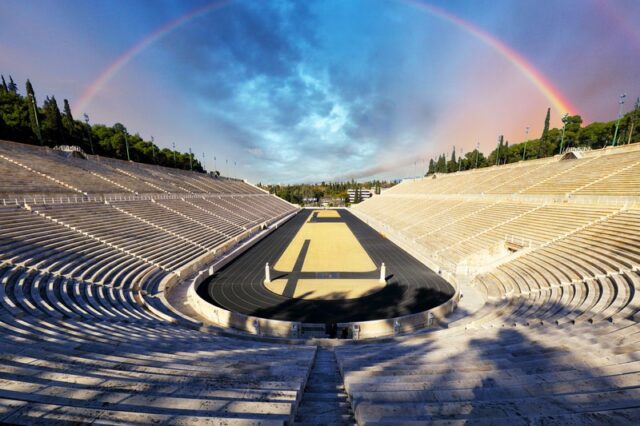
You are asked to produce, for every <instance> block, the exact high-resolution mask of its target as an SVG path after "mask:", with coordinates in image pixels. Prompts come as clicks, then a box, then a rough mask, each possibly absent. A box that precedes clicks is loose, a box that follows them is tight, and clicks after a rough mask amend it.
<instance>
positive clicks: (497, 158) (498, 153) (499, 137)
mask: <svg viewBox="0 0 640 426" xmlns="http://www.w3.org/2000/svg"><path fill="white" fill-rule="evenodd" d="M501 139H502V135H500V136H498V148H497V150H496V166H497V165H498V161H499V160H500V140H501Z"/></svg>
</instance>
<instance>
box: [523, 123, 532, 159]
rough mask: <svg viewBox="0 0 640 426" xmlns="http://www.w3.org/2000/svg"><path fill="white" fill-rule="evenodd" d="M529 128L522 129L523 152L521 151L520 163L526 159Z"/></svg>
mask: <svg viewBox="0 0 640 426" xmlns="http://www.w3.org/2000/svg"><path fill="white" fill-rule="evenodd" d="M529 129H530V128H529V126H527V127H525V128H524V151H522V161H524V160H525V159H526V158H527V142H529Z"/></svg>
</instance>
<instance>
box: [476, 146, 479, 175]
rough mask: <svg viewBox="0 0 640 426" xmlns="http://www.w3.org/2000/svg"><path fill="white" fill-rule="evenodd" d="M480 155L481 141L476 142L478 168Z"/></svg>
mask: <svg viewBox="0 0 640 426" xmlns="http://www.w3.org/2000/svg"><path fill="white" fill-rule="evenodd" d="M479 156H480V142H478V143H477V144H476V169H477V168H478V157H479Z"/></svg>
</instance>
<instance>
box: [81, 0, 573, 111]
mask: <svg viewBox="0 0 640 426" xmlns="http://www.w3.org/2000/svg"><path fill="white" fill-rule="evenodd" d="M401 1H402V2H404V3H405V4H408V5H410V6H413V7H415V8H417V9H418V10H420V11H423V12H426V13H428V14H430V15H433V16H435V17H437V18H439V19H442V20H444V21H446V22H448V23H450V24H453V25H455V26H456V27H458V28H459V29H461V30H463V31H465V32H467V33H468V34H471V35H472V36H473V37H475V38H476V39H478V40H480V41H481V42H482V43H484V44H486V45H487V46H489V47H491V48H492V49H494V50H495V51H496V52H497V53H498V54H500V55H501V56H502V57H503V58H505V59H506V60H507V61H509V62H510V63H511V64H512V65H513V66H515V67H516V68H517V69H518V70H519V71H520V72H521V73H522V74H523V75H524V76H525V77H526V78H527V79H528V80H529V81H530V82H531V83H532V84H533V85H534V86H535V87H536V88H537V89H538V90H539V91H540V93H542V94H543V95H544V97H545V98H546V99H547V100H549V102H550V103H551V105H552V106H553V108H554V109H555V110H556V112H558V113H559V114H564V113H569V114H571V115H573V114H576V108H574V107H573V106H572V105H571V103H570V102H569V101H568V100H567V99H566V98H564V96H563V95H562V93H560V91H559V90H558V89H557V88H555V87H554V86H553V84H551V83H550V82H549V81H548V80H547V79H546V78H545V77H544V76H543V75H542V74H541V73H540V72H539V71H538V70H537V69H536V68H535V67H534V66H533V65H532V64H531V63H529V62H528V61H527V60H526V59H525V58H524V57H523V56H522V55H520V54H519V53H518V52H516V51H515V50H513V49H512V48H511V47H509V46H508V45H507V44H506V43H504V42H503V41H501V40H499V39H497V38H496V37H495V36H493V35H492V34H490V33H488V32H487V31H485V30H483V29H481V28H479V27H477V26H475V25H474V24H472V23H470V22H468V21H466V20H464V19H462V18H460V17H458V16H456V15H453V14H451V13H450V12H448V11H446V10H444V9H441V8H439V7H436V6H433V5H431V4H428V3H424V2H422V1H419V0H401ZM230 3H232V0H220V1H214V2H213V3H209V4H206V5H204V6H201V7H198V8H196V9H193V10H191V11H189V12H187V13H186V14H184V15H182V16H179V17H177V18H175V19H172V20H171V21H169V22H167V23H165V24H163V25H162V26H160V27H159V28H157V29H156V30H154V31H153V32H152V33H150V34H149V35H147V36H145V37H144V38H143V39H141V40H140V41H138V42H137V43H136V44H134V45H133V46H132V47H131V48H129V49H128V50H127V51H126V52H124V53H123V54H122V55H120V56H119V57H118V58H116V60H115V61H114V62H113V63H111V65H109V66H108V67H107V68H106V69H105V70H104V71H103V72H102V73H101V74H100V75H99V76H98V78H96V79H95V80H94V81H93V82H92V83H91V84H90V85H89V86H88V87H87V89H86V90H85V91H84V92H83V93H82V95H81V96H80V99H79V100H78V103H77V110H78V112H83V111H84V110H85V108H86V107H87V106H88V105H89V104H90V103H91V101H92V100H93V98H94V97H95V95H96V94H97V93H98V92H99V91H100V90H102V88H103V87H104V86H105V85H106V84H107V83H108V82H109V80H111V79H112V78H113V76H114V75H115V74H116V73H117V72H118V71H120V70H121V69H122V68H123V67H124V66H125V65H127V64H128V63H129V62H130V61H131V60H132V59H133V58H135V57H136V56H137V55H139V54H140V53H141V52H142V51H143V50H145V49H146V48H148V47H149V46H151V45H152V44H154V43H155V42H156V41H158V40H159V39H161V38H162V37H164V36H165V35H167V34H169V33H170V32H172V31H175V30H176V29H178V28H180V27H182V26H183V25H185V24H186V23H188V22H189V21H191V20H193V19H196V18H198V17H200V16H202V15H205V14H207V13H209V12H212V11H214V10H217V9H220V8H222V7H224V6H227V5H229V4H230Z"/></svg>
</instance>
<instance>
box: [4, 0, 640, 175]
mask: <svg viewBox="0 0 640 426" xmlns="http://www.w3.org/2000/svg"><path fill="white" fill-rule="evenodd" d="M638 22H640V1H636V0H562V1H545V0H469V1H461V0H460V1H456V0H451V1H420V0H323V1H304V2H302V1H285V0H283V1H248V0H236V1H203V0H194V1H185V0H181V1H170V0H108V1H85V0H2V2H0V73H1V74H3V75H5V77H6V76H8V75H11V76H13V78H14V80H15V81H16V82H17V83H18V84H19V87H20V89H21V91H22V93H24V82H25V80H26V79H27V78H29V79H30V80H31V82H32V83H33V86H34V89H35V91H36V95H37V97H38V99H39V100H42V99H44V97H45V96H46V95H55V96H56V98H57V99H63V98H67V99H69V101H70V104H71V108H72V111H73V113H74V115H75V116H76V117H80V116H81V115H82V113H87V114H88V115H89V116H90V118H91V122H92V123H104V124H113V123H115V122H121V123H123V124H125V125H126V126H127V128H128V129H129V131H130V132H132V133H139V134H140V135H141V136H142V137H143V138H145V139H147V140H148V139H150V137H151V136H154V140H155V143H156V144H157V145H159V146H161V147H171V145H172V143H175V144H176V147H177V148H178V149H180V150H182V151H187V150H188V149H189V148H191V149H192V150H193V152H194V153H195V154H196V156H197V157H198V158H199V159H200V160H201V161H202V160H203V159H204V162H205V165H206V166H207V168H208V169H213V168H214V165H215V166H216V167H217V169H218V170H220V171H221V172H222V173H223V174H224V175H231V176H235V177H241V178H245V179H247V180H249V181H251V182H254V183H257V182H262V183H301V182H320V181H335V180H343V179H352V178H353V179H358V180H364V179H373V178H377V179H395V178H402V177H409V176H415V175H418V174H419V173H422V172H423V171H424V168H425V167H426V163H427V162H428V159H429V158H431V157H436V156H438V155H440V154H442V153H447V156H449V155H450V153H451V151H452V149H453V147H454V146H455V147H456V150H457V152H458V154H459V153H460V151H462V152H463V153H464V152H469V151H470V150H473V149H474V148H475V147H476V144H479V145H480V149H481V150H483V151H485V152H489V151H490V150H491V149H493V148H494V146H495V144H496V140H497V137H498V135H500V134H503V135H505V138H506V140H508V141H510V142H511V143H516V142H520V141H522V140H524V139H525V136H526V130H525V129H526V128H527V127H529V128H530V130H529V136H530V137H537V136H539V135H540V133H541V132H542V127H543V124H544V116H545V114H546V109H547V108H548V107H550V108H551V124H552V126H559V125H560V123H561V121H560V120H561V116H562V114H564V113H565V112H569V113H571V114H580V115H581V116H582V117H583V119H584V120H585V122H586V123H589V122H593V121H608V120H612V119H614V118H615V117H616V115H617V114H618V97H619V95H620V94H621V93H627V94H628V97H627V103H626V104H625V105H624V108H626V109H628V108H630V107H632V105H633V103H634V101H635V99H636V97H638V96H640V25H638ZM214 157H215V159H216V161H215V164H214Z"/></svg>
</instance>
